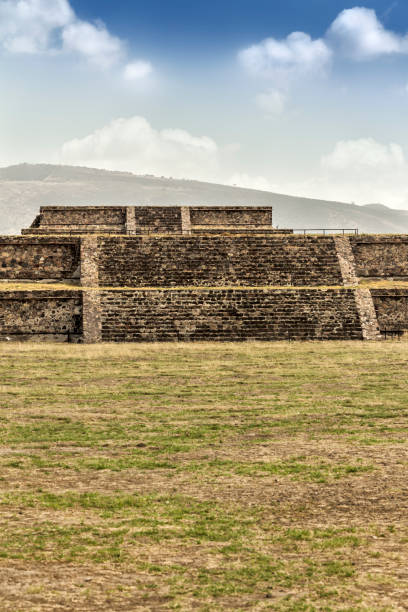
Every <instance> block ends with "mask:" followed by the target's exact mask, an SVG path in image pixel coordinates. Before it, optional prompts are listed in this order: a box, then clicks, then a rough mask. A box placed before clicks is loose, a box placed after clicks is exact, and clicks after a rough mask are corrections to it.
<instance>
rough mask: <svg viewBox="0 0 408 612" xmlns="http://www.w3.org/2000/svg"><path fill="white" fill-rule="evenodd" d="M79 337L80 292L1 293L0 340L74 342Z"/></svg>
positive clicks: (80, 334) (80, 323) (80, 321)
mask: <svg viewBox="0 0 408 612" xmlns="http://www.w3.org/2000/svg"><path fill="white" fill-rule="evenodd" d="M81 336H82V293H81V291H75V290H72V291H2V292H0V340H53V341H60V342H67V341H71V342H75V341H78V340H79V339H80V338H81Z"/></svg>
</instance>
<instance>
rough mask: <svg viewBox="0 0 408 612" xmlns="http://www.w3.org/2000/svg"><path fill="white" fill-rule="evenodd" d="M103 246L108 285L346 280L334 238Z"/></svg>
mask: <svg viewBox="0 0 408 612" xmlns="http://www.w3.org/2000/svg"><path fill="white" fill-rule="evenodd" d="M98 248H99V282H100V284H101V285H102V286H109V287H125V286H127V287H171V286H173V287H177V286H186V285H188V286H231V285H250V286H265V285H272V286H274V285H281V286H282V285H283V286H310V285H342V275H341V270H340V266H339V261H338V257H337V253H336V249H335V246H334V242H333V238H332V237H321V238H319V237H316V236H275V235H273V236H268V235H250V234H241V235H220V236H217V235H210V236H208V235H203V236H200V235H197V236H170V235H167V236H157V237H155V236H148V237H147V236H146V237H140V238H139V237H120V236H115V237H103V236H102V237H99V239H98Z"/></svg>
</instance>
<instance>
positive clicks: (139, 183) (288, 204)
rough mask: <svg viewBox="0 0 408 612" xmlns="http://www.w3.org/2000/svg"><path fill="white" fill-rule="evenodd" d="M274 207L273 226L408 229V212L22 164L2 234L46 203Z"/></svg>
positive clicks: (4, 208) (5, 187) (5, 193)
mask: <svg viewBox="0 0 408 612" xmlns="http://www.w3.org/2000/svg"><path fill="white" fill-rule="evenodd" d="M58 204H60V205H68V204H72V205H98V204H100V205H103V204H106V205H108V204H110V205H113V204H117V205H125V204H127V205H129V204H134V205H138V204H139V205H152V204H157V205H166V204H167V205H171V204H178V205H188V204H190V205H208V206H211V205H214V206H215V205H234V204H235V205H254V206H267V205H271V206H273V209H274V215H273V216H274V225H275V226H278V227H282V228H283V227H292V228H297V229H300V228H314V229H316V228H337V227H338V228H343V227H344V228H354V227H357V228H358V229H359V231H360V232H369V233H408V211H403V210H396V209H392V208H389V207H387V206H385V205H384V204H380V203H373V204H367V205H364V206H357V205H355V204H347V203H344V202H336V201H328V200H320V199H314V198H303V197H299V196H291V195H285V194H277V193H272V192H269V191H261V190H255V189H249V188H244V187H235V186H229V185H222V184H218V183H205V182H202V181H195V180H190V179H173V178H168V177H156V176H153V175H136V174H132V173H130V172H121V171H110V170H101V169H97V168H88V167H85V166H62V165H54V164H18V165H13V166H7V167H4V168H0V232H1V233H17V234H18V233H20V230H21V229H22V228H23V227H28V226H29V225H30V224H31V222H32V220H33V219H34V217H35V215H36V214H37V213H38V209H39V207H40V206H42V205H58Z"/></svg>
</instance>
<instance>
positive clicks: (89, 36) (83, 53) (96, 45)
mask: <svg viewBox="0 0 408 612" xmlns="http://www.w3.org/2000/svg"><path fill="white" fill-rule="evenodd" d="M0 47H2V48H3V49H4V50H5V51H6V52H8V53H14V54H38V53H57V52H58V53H61V52H66V53H74V54H76V55H77V56H78V57H81V58H84V59H86V60H87V61H88V62H89V63H90V64H93V65H95V66H97V67H99V68H102V69H106V68H110V67H112V66H115V65H117V64H119V63H120V62H121V61H122V60H124V59H125V57H126V55H127V53H126V45H125V43H124V41H123V40H121V39H120V38H118V37H116V36H114V35H112V34H111V33H110V32H109V30H108V29H107V28H106V26H105V25H104V24H103V23H101V22H95V23H90V22H88V21H82V20H80V19H78V18H77V16H76V15H75V12H74V10H73V9H72V7H71V5H70V3H69V1H68V0H0ZM148 66H149V67H150V70H148ZM150 71H151V66H150V64H149V63H148V62H142V61H141V60H139V61H138V60H135V61H131V62H129V63H128V64H127V65H126V66H125V68H124V71H123V72H124V78H125V79H127V80H129V79H134V78H142V77H143V76H146V75H147V74H148V73H149V72H150Z"/></svg>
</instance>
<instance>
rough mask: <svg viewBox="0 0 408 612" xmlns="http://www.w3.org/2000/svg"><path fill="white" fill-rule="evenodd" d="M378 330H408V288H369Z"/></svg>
mask: <svg viewBox="0 0 408 612" xmlns="http://www.w3.org/2000/svg"><path fill="white" fill-rule="evenodd" d="M371 295H372V298H373V301H374V307H375V311H376V313H377V319H378V324H379V326H380V330H381V331H384V330H398V329H399V330H404V331H405V330H408V289H371Z"/></svg>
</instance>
